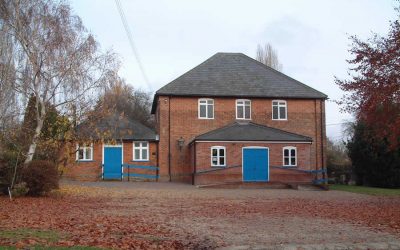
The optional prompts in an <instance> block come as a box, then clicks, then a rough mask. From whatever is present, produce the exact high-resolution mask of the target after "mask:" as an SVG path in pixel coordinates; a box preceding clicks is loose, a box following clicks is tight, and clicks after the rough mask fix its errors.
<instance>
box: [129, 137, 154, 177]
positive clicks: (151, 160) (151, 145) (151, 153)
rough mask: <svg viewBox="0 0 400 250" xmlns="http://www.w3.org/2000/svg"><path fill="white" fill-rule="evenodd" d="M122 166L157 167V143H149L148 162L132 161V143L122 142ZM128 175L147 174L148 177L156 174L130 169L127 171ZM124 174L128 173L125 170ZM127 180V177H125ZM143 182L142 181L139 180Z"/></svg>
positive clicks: (144, 170)
mask: <svg viewBox="0 0 400 250" xmlns="http://www.w3.org/2000/svg"><path fill="white" fill-rule="evenodd" d="M124 164H130V165H139V166H157V143H156V142H149V161H134V160H133V142H132V141H124ZM129 172H130V173H136V174H148V175H156V174H157V172H156V171H154V170H147V169H137V168H134V169H133V168H131V169H129ZM124 173H128V170H127V169H125V170H124ZM125 178H126V179H127V177H125ZM130 179H132V178H130ZM141 180H143V179H141ZM146 180H155V179H146Z"/></svg>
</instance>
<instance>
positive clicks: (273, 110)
mask: <svg viewBox="0 0 400 250" xmlns="http://www.w3.org/2000/svg"><path fill="white" fill-rule="evenodd" d="M272 118H273V119H278V107H276V106H275V107H273V108H272Z"/></svg>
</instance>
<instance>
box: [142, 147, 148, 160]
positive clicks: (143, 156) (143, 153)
mask: <svg viewBox="0 0 400 250" xmlns="http://www.w3.org/2000/svg"><path fill="white" fill-rule="evenodd" d="M142 159H143V160H145V159H147V149H142Z"/></svg>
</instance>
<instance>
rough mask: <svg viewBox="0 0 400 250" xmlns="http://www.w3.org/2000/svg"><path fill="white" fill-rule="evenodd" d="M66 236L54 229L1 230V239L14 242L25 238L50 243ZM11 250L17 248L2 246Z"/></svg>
mask: <svg viewBox="0 0 400 250" xmlns="http://www.w3.org/2000/svg"><path fill="white" fill-rule="evenodd" d="M62 238H65V235H63V234H60V233H58V232H56V231H52V230H37V229H30V228H20V229H13V230H0V239H9V240H11V241H13V242H17V241H20V240H24V239H40V240H44V241H46V242H48V243H53V242H57V241H58V240H59V239H62ZM3 249H4V250H9V249H10V250H11V249H17V248H16V247H12V246H0V250H3ZM24 249H29V250H42V249H43V250H48V249H57V250H67V249H75V250H100V249H104V248H96V247H86V246H74V247H54V246H41V245H40V244H39V245H34V246H29V247H28V246H27V247H25V248H24Z"/></svg>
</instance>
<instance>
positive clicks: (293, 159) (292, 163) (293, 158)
mask: <svg viewBox="0 0 400 250" xmlns="http://www.w3.org/2000/svg"><path fill="white" fill-rule="evenodd" d="M290 165H293V166H295V165H296V158H295V157H292V158H291V163H290Z"/></svg>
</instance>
